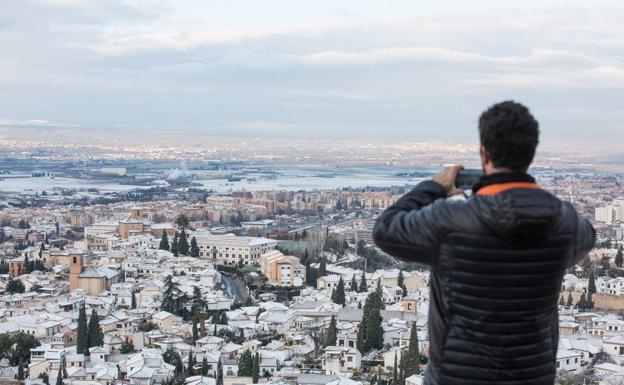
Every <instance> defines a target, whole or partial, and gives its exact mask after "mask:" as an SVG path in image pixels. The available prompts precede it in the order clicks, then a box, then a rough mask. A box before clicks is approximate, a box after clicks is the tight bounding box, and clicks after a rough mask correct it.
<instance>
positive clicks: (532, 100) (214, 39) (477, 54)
mask: <svg viewBox="0 0 624 385" xmlns="http://www.w3.org/2000/svg"><path fill="white" fill-rule="evenodd" d="M462 3H463V4H462ZM466 3H469V4H470V6H468V5H466ZM434 4H435V5H434ZM620 4H621V1H606V0H605V1H603V0H592V1H591V2H588V1H574V0H566V1H561V2H558V1H546V0H541V1H531V0H522V1H509V0H507V1H500V0H497V1H494V0H492V1H486V0H480V1H475V0H473V1H469V2H468V1H463V0H462V1H450V0H436V1H435V2H434V1H426V2H425V1H415V0H387V1H379V0H348V1H336V0H305V1H304V0H247V1H243V0H227V1H211V0H195V1H191V0H176V1H166V0H161V1H158V0H123V1H122V0H102V1H98V0H48V1H43V0H41V1H33V0H0V9H2V11H1V12H0V49H1V51H2V54H1V59H0V126H3V127H4V128H5V130H6V128H7V127H18V128H19V127H23V126H31V127H32V126H35V127H48V130H49V129H50V127H52V128H54V127H59V128H61V127H74V128H75V129H76V130H78V131H80V132H84V134H85V135H88V134H89V133H90V132H92V131H96V130H102V129H109V128H111V129H115V130H134V131H145V132H149V130H150V129H151V128H152V127H154V128H157V129H171V130H176V129H179V130H180V131H184V132H196V133H197V135H205V136H210V135H232V136H258V137H267V136H268V137H271V136H284V137H295V136H314V137H336V138H351V137H352V138H358V139H361V138H367V139H368V138H370V139H378V140H383V139H391V140H397V139H405V140H410V141H413V140H419V141H420V140H448V141H466V140H470V139H473V138H476V132H475V130H476V128H475V127H476V121H477V118H478V115H479V113H480V112H481V111H482V110H483V109H484V108H485V107H486V106H488V105H490V104H492V103H494V102H496V101H500V100H504V99H515V100H518V101H521V102H523V103H526V104H527V105H528V106H529V107H530V108H531V109H532V111H533V112H534V114H535V115H536V117H537V119H538V120H539V121H540V123H541V126H542V131H543V134H544V137H545V138H546V139H551V140H559V139H562V140H568V139H571V138H572V139H580V140H588V141H599V140H605V141H613V140H624V130H623V129H622V122H623V118H624V102H623V101H624V96H623V95H622V91H623V90H624V7H623V6H622V5H620ZM35 132H36V131H35ZM86 137H87V136H86Z"/></svg>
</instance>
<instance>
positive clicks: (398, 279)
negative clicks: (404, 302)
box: [397, 270, 407, 297]
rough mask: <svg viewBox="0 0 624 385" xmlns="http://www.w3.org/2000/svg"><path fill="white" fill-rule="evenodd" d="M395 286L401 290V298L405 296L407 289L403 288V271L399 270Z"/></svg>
mask: <svg viewBox="0 0 624 385" xmlns="http://www.w3.org/2000/svg"><path fill="white" fill-rule="evenodd" d="M397 286H398V287H400V288H401V290H403V297H405V296H406V295H407V287H406V286H405V282H404V280H403V270H399V276H398V278H397Z"/></svg>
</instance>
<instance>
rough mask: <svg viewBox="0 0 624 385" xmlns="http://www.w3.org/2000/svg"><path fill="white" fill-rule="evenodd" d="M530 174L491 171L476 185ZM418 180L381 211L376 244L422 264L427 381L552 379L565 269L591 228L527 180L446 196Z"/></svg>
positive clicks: (582, 251) (526, 383)
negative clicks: (487, 191)
mask: <svg viewBox="0 0 624 385" xmlns="http://www.w3.org/2000/svg"><path fill="white" fill-rule="evenodd" d="M527 180H528V181H533V179H532V178H531V177H530V176H528V175H526V174H520V175H517V174H497V175H496V176H491V177H484V178H482V180H481V182H480V184H479V186H480V187H483V186H485V185H489V184H493V183H499V184H500V183H508V182H515V181H525V182H526V181H527ZM444 197H445V192H444V190H443V188H442V186H441V185H439V184H438V183H436V182H434V181H425V182H422V183H420V184H419V185H418V186H416V187H415V188H414V189H413V190H412V191H411V192H410V193H408V194H406V195H405V196H403V197H402V198H401V199H399V200H398V201H397V202H396V203H395V204H394V205H392V206H391V207H390V208H388V209H387V210H385V211H384V212H383V213H382V214H381V215H380V217H379V218H378V220H377V223H376V225H375V230H374V239H375V243H376V244H377V245H378V246H379V247H380V248H381V249H383V250H384V251H386V252H388V253H389V254H391V255H394V256H396V257H398V258H399V259H402V260H405V261H409V262H420V263H425V264H428V265H430V267H431V273H432V274H431V295H430V309H429V341H430V348H429V365H428V367H427V370H426V373H425V384H427V385H455V384H457V385H487V384H490V385H494V384H496V385H498V384H505V385H552V384H553V382H554V378H555V372H556V365H555V362H556V353H557V344H558V314H557V302H558V298H559V291H560V288H561V280H562V277H563V274H564V270H565V269H566V268H567V267H569V266H573V265H574V264H575V263H576V262H578V261H579V260H580V259H582V258H583V257H584V256H585V255H586V254H587V252H588V251H589V250H590V249H591V248H592V247H593V245H594V241H595V232H594V229H593V228H592V226H591V225H590V224H589V222H587V221H586V220H584V219H583V218H582V217H580V216H579V215H578V214H577V212H576V211H575V209H574V208H573V207H572V205H570V204H569V203H564V202H562V201H560V200H559V199H557V198H556V197H555V196H553V195H552V194H550V193H548V192H546V191H544V190H541V189H534V188H512V189H508V190H506V191H502V192H499V193H496V194H494V195H474V196H473V197H471V198H469V199H467V200H465V201H457V200H446V199H442V198H444Z"/></svg>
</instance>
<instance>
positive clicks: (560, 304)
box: [559, 294, 565, 306]
mask: <svg viewBox="0 0 624 385" xmlns="http://www.w3.org/2000/svg"><path fill="white" fill-rule="evenodd" d="M559 306H565V300H564V299H563V294H562V295H561V297H559Z"/></svg>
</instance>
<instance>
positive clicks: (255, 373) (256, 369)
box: [251, 352, 260, 384]
mask: <svg viewBox="0 0 624 385" xmlns="http://www.w3.org/2000/svg"><path fill="white" fill-rule="evenodd" d="M259 378H260V355H259V354H258V352H256V355H255V356H254V360H253V369H252V379H251V380H252V382H253V383H254V384H257V383H258V379H259Z"/></svg>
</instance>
